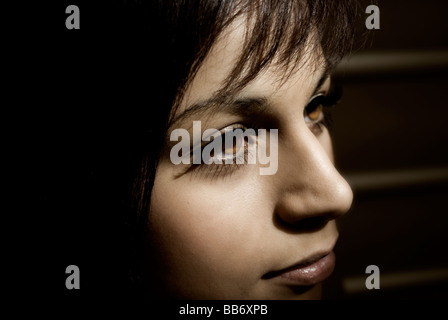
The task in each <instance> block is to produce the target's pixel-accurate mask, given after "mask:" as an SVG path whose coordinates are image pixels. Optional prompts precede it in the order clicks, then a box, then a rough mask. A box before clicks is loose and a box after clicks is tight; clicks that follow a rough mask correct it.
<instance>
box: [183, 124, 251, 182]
mask: <svg viewBox="0 0 448 320" xmlns="http://www.w3.org/2000/svg"><path fill="white" fill-rule="evenodd" d="M247 128H252V129H254V131H255V136H251V138H248V139H246V138H244V145H243V146H240V147H243V148H244V152H243V154H239V155H237V153H239V152H238V151H237V153H232V155H233V157H232V164H225V163H222V164H216V163H210V164H207V163H204V162H202V163H201V164H193V165H192V166H191V167H190V169H188V171H190V170H194V171H196V172H198V173H206V174H207V175H210V176H211V177H215V176H227V175H230V174H232V173H234V172H235V171H236V170H238V169H240V168H243V167H244V166H245V165H246V164H247V163H248V160H249V159H250V158H251V157H253V156H255V154H254V152H253V149H252V148H249V147H247V144H249V143H251V142H250V141H248V140H250V139H254V140H255V142H252V143H257V142H256V139H257V138H256V137H257V136H258V127H257V126H253V125H252V126H245V125H241V124H239V125H234V126H229V127H226V128H225V129H222V130H221V133H222V134H221V136H220V137H221V139H222V143H223V144H224V143H225V135H226V132H225V130H226V129H227V130H229V129H230V130H232V131H235V130H236V129H241V130H243V131H244V130H246V129H247ZM212 141H213V140H212ZM210 143H211V141H210V142H209V143H207V144H205V145H203V146H201V154H202V152H203V150H204V148H205V147H206V146H207V145H208V144H210ZM215 157H216V156H214V157H212V158H211V159H213V158H215ZM224 161H225V160H223V162H224ZM241 162H242V163H241Z"/></svg>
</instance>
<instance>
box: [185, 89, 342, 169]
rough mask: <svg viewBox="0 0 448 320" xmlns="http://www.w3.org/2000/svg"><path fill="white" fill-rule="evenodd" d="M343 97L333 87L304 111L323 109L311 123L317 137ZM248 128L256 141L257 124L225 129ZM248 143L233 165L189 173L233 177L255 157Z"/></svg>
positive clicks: (210, 166) (328, 124)
mask: <svg viewBox="0 0 448 320" xmlns="http://www.w3.org/2000/svg"><path fill="white" fill-rule="evenodd" d="M341 97H342V88H341V87H332V88H331V89H330V91H329V92H328V93H327V94H323V93H320V94H317V95H316V96H314V97H312V98H311V99H310V101H309V102H308V104H307V105H306V107H305V108H304V111H303V112H304V117H306V116H307V114H310V113H311V112H313V111H314V110H316V108H318V107H321V109H322V110H321V113H322V116H320V115H319V117H320V119H318V120H317V121H314V122H311V123H310V126H311V131H312V132H313V133H314V134H315V135H319V134H320V133H322V132H323V127H327V128H330V127H331V113H330V112H329V111H330V108H331V107H333V106H335V105H337V104H338V103H339V101H340V100H341ZM307 109H308V110H307ZM247 128H252V129H254V130H255V137H253V138H254V139H255V140H256V139H257V135H258V126H257V125H255V124H253V125H250V126H245V125H241V124H240V125H235V126H232V127H226V128H225V129H231V130H232V131H233V130H236V129H242V130H246V129H247ZM225 129H222V130H221V132H222V134H221V139H223V141H224V142H225V135H226V132H225V131H224V130H225ZM209 143H211V142H209ZM209 143H207V144H205V145H203V146H201V154H202V152H203V150H204V148H205V147H206V146H207V145H208V144H209ZM247 143H250V142H249V141H246V139H244V153H243V154H242V155H239V156H233V157H232V162H233V163H232V164H215V163H211V164H206V163H201V164H193V165H192V166H191V167H190V168H189V169H188V170H187V171H190V170H192V171H196V172H197V173H201V174H202V173H205V174H207V176H210V177H212V178H214V177H218V176H228V175H231V174H232V173H234V172H236V171H237V170H238V169H240V168H243V167H245V165H246V164H247V162H248V159H249V158H250V157H252V156H255V155H254V154H253V152H250V151H249V149H250V148H248V147H246V145H247ZM255 143H256V142H255ZM251 151H252V149H251ZM233 155H235V154H234V153H233ZM241 160H243V161H242V162H243V163H238V161H241Z"/></svg>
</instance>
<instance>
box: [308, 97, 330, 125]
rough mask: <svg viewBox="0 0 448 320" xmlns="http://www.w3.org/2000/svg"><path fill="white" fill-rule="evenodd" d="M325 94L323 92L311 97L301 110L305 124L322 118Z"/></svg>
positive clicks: (313, 122)
mask: <svg viewBox="0 0 448 320" xmlns="http://www.w3.org/2000/svg"><path fill="white" fill-rule="evenodd" d="M324 100H325V96H324V95H323V94H320V95H317V96H315V97H313V98H312V99H311V101H310V102H309V103H308V105H307V106H306V107H305V110H304V111H303V116H304V119H305V122H306V123H307V124H311V125H313V124H316V123H319V122H321V121H322V120H323V119H324V113H323V105H324V102H325V101H324Z"/></svg>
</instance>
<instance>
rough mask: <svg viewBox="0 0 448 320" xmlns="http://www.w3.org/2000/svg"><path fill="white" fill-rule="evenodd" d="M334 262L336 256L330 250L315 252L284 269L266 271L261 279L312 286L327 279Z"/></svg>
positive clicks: (331, 271)
mask: <svg viewBox="0 0 448 320" xmlns="http://www.w3.org/2000/svg"><path fill="white" fill-rule="evenodd" d="M335 263H336V256H335V254H334V252H333V250H331V251H330V252H327V253H323V254H322V253H320V254H315V255H313V256H311V257H309V258H308V259H306V260H305V261H302V262H299V263H297V264H294V265H292V266H290V267H287V268H285V269H281V270H278V271H272V272H268V273H266V274H265V275H264V276H263V279H276V280H277V281H280V282H281V283H285V284H287V285H295V286H312V285H315V284H318V283H320V282H322V281H324V280H325V279H327V278H328V277H329V276H330V275H331V274H332V273H333V270H334V267H335Z"/></svg>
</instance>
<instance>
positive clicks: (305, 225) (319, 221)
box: [276, 215, 332, 233]
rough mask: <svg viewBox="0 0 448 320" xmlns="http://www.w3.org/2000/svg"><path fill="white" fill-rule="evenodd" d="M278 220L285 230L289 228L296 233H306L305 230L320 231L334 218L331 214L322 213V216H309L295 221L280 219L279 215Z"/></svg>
mask: <svg viewBox="0 0 448 320" xmlns="http://www.w3.org/2000/svg"><path fill="white" fill-rule="evenodd" d="M276 220H277V223H276V225H277V226H278V227H280V228H282V229H283V230H285V231H286V230H288V231H290V232H294V233H296V232H300V233H304V232H315V231H319V230H320V229H323V228H324V227H325V226H326V225H327V223H328V221H330V220H332V218H331V217H329V216H325V215H322V216H314V217H307V218H303V219H300V220H297V221H294V222H287V221H284V220H282V219H280V218H279V217H277V219H276Z"/></svg>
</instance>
